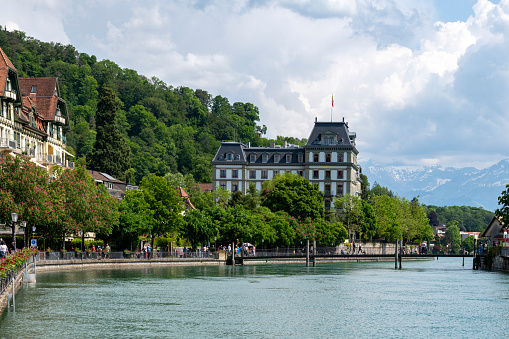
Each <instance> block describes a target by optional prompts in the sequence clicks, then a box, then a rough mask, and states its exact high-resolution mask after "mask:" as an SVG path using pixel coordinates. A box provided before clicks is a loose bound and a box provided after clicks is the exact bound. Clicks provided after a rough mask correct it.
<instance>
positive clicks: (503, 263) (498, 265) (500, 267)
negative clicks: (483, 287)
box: [491, 255, 509, 272]
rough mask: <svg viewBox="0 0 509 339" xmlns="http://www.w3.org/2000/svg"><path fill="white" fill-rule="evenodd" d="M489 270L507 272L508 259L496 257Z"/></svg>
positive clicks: (508, 266) (508, 270)
mask: <svg viewBox="0 0 509 339" xmlns="http://www.w3.org/2000/svg"><path fill="white" fill-rule="evenodd" d="M491 265H492V266H491V268H492V269H493V270H494V271H506V272H509V258H508V257H503V256H500V255H497V256H495V257H494V258H493V262H492V264H491Z"/></svg>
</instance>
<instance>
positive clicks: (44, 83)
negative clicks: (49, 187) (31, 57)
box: [0, 48, 74, 175]
mask: <svg viewBox="0 0 509 339" xmlns="http://www.w3.org/2000/svg"><path fill="white" fill-rule="evenodd" d="M68 130H69V118H68V112H67V104H66V102H65V100H63V99H62V98H61V97H60V89H59V87H58V79H57V78H21V77H18V72H17V70H16V68H15V67H14V65H13V64H12V63H11V61H10V60H9V58H8V57H7V56H6V55H5V53H4V51H3V50H2V49H1V48H0V158H2V157H5V156H6V155H7V154H11V155H23V156H26V157H29V158H30V160H31V161H33V162H35V163H36V164H38V165H39V166H41V167H43V168H45V169H46V170H47V171H48V172H49V173H50V175H51V173H52V172H53V169H54V168H55V167H56V166H63V167H74V163H73V162H72V161H71V160H72V159H73V156H72V154H69V153H68V152H67V151H66V150H65V148H66V138H65V133H66V131H68Z"/></svg>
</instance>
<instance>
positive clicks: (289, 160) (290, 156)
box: [286, 154, 292, 163]
mask: <svg viewBox="0 0 509 339" xmlns="http://www.w3.org/2000/svg"><path fill="white" fill-rule="evenodd" d="M286 162H287V163H290V162H292V155H291V154H287V155H286Z"/></svg>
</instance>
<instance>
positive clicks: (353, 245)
mask: <svg viewBox="0 0 509 339" xmlns="http://www.w3.org/2000/svg"><path fill="white" fill-rule="evenodd" d="M352 249H353V254H355V241H354V242H353V243H352Z"/></svg>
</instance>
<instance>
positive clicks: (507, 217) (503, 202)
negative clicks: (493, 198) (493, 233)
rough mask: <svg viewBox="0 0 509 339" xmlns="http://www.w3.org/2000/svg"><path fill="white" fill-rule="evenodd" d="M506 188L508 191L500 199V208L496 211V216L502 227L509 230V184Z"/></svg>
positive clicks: (503, 192)
mask: <svg viewBox="0 0 509 339" xmlns="http://www.w3.org/2000/svg"><path fill="white" fill-rule="evenodd" d="M505 187H506V189H505V190H504V191H502V193H501V194H500V196H499V197H498V205H499V206H500V207H499V208H497V210H496V211H495V215H496V216H497V218H498V219H499V220H500V221H501V223H502V226H503V227H504V228H506V229H507V228H509V184H508V185H506V186H505Z"/></svg>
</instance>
